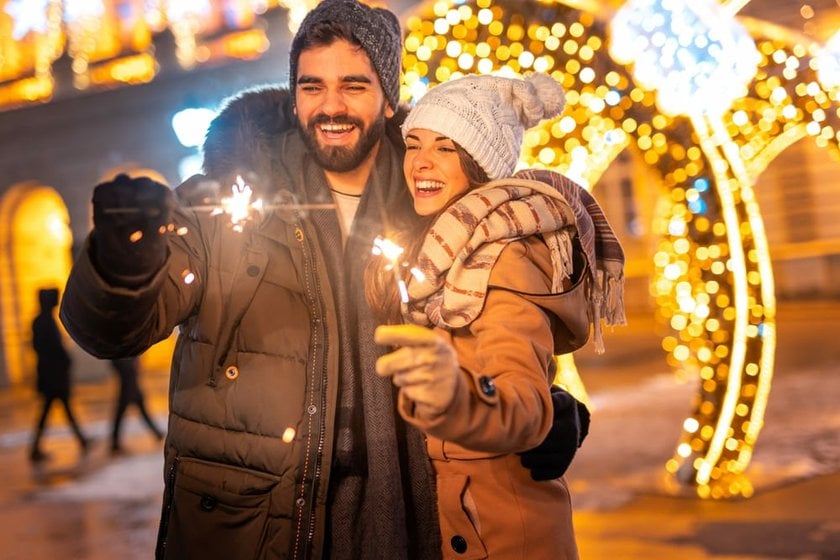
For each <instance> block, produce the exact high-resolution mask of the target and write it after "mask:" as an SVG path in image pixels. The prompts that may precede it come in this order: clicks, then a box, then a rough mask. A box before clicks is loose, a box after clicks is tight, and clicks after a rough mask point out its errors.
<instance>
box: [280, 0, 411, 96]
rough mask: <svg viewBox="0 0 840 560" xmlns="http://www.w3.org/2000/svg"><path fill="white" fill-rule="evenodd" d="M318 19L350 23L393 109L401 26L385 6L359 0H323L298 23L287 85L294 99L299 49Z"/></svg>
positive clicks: (399, 61)
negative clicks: (371, 4)
mask: <svg viewBox="0 0 840 560" xmlns="http://www.w3.org/2000/svg"><path fill="white" fill-rule="evenodd" d="M321 23H335V24H344V25H349V27H350V32H351V34H352V36H353V38H354V39H356V41H358V43H359V44H360V45H361V46H362V49H364V51H365V53H367V55H368V58H369V59H370V62H371V64H372V65H373V69H374V70H375V71H376V75H377V76H379V82H380V83H381V84H382V91H384V92H385V98H386V99H387V100H388V104H389V105H390V106H391V108H392V109H396V108H397V105H398V104H399V102H400V67H401V65H402V29H401V28H400V22H399V20H398V19H397V16H396V15H394V13H393V12H391V11H389V10H386V9H384V8H371V7H370V6H367V5H365V4H362V3H360V2H358V0H324V1H323V2H321V3H320V4H318V5H317V6H315V7H314V8H313V9H312V10H311V11H310V12H309V13H308V14H306V17H305V18H303V22H301V24H300V28H299V29H298V31H297V33H296V34H295V37H294V39H292V46H291V49H290V51H289V89H290V90H291V91H292V95H293V98H292V99H294V92H295V86H296V82H297V66H298V59H299V58H300V52H301V51H302V50H303V49H304V48H306V47H307V46H308V44H309V41H310V37H309V35H310V33H311V31H312V28H313V27H315V26H317V25H318V24H321Z"/></svg>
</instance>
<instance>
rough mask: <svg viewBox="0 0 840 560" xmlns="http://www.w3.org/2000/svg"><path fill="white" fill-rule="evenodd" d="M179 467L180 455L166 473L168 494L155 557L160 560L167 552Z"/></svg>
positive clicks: (159, 528) (162, 514) (161, 517)
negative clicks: (167, 535) (176, 473)
mask: <svg viewBox="0 0 840 560" xmlns="http://www.w3.org/2000/svg"><path fill="white" fill-rule="evenodd" d="M177 467H178V457H175V459H174V460H173V461H172V464H171V465H169V471H168V472H167V473H166V488H167V489H166V495H165V502H164V506H163V512H162V513H161V516H160V526H159V527H158V546H157V551H156V552H155V557H156V558H157V559H158V560H163V557H164V555H165V554H166V532H167V531H168V529H169V512H170V511H171V510H172V500H173V496H174V495H175V472H176V469H177Z"/></svg>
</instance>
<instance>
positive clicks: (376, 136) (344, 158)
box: [294, 40, 394, 173]
mask: <svg viewBox="0 0 840 560" xmlns="http://www.w3.org/2000/svg"><path fill="white" fill-rule="evenodd" d="M297 72H298V75H297V89H296V91H295V92H294V94H295V106H296V111H297V117H298V121H299V122H300V127H301V130H302V131H303V139H304V141H305V142H306V144H307V146H308V147H309V149H310V150H311V151H312V152H313V154H314V155H315V158H316V159H317V160H318V163H319V164H320V165H321V166H322V167H323V168H324V169H326V170H327V171H333V172H338V173H344V172H347V171H352V170H353V169H355V168H356V167H358V166H359V165H360V164H361V163H362V162H363V161H364V160H365V158H367V157H368V156H369V155H370V153H371V151H372V150H373V149H374V148H375V147H376V146H377V145H378V142H379V140H380V138H382V135H383V133H384V130H385V119H386V118H389V117H392V116H393V115H394V111H393V109H391V107H390V106H388V104H387V102H386V100H385V94H384V93H383V91H382V86H381V85H380V84H379V77H378V76H377V75H376V71H375V70H374V69H373V65H372V64H371V63H370V60H369V59H368V57H367V54H366V53H365V51H364V50H363V49H362V48H361V47H358V46H355V45H353V44H351V43H349V42H347V41H344V40H338V41H335V42H334V43H332V44H331V45H328V46H322V47H312V48H308V49H305V50H304V51H302V52H301V53H300V58H299V59H298V70H297Z"/></svg>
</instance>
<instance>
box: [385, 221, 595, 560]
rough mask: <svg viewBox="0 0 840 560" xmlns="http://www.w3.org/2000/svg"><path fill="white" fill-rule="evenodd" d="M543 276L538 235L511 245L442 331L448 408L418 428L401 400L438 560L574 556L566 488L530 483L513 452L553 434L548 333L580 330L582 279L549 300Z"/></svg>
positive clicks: (545, 267)
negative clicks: (478, 307) (450, 381)
mask: <svg viewBox="0 0 840 560" xmlns="http://www.w3.org/2000/svg"><path fill="white" fill-rule="evenodd" d="M578 253H579V251H578ZM577 256H578V257H579V258H578V262H577V263H576V267H575V270H576V271H579V270H582V269H583V267H582V266H580V263H581V260H580V259H581V257H580V255H579V254H578V255H577ZM551 270H552V269H551V261H550V257H549V252H548V248H547V247H546V245H545V244H544V243H543V242H542V240H541V239H540V238H539V237H537V236H531V237H529V238H527V239H525V240H522V241H516V242H512V243H510V244H509V245H508V246H507V247H506V248H505V249H504V250H503V251H502V253H501V255H500V257H499V259H498V261H497V262H496V265H495V267H494V268H493V271H492V273H491V276H490V289H489V290H488V294H487V299H486V302H485V306H484V309H483V311H482V313H481V314H480V315H479V316H478V318H477V319H476V320H475V321H473V322H472V323H471V324H470V325H468V326H467V327H464V328H462V329H457V330H454V331H452V332H447V331H442V330H441V331H440V332H442V333H444V334H446V335H447V336H448V337H450V340H451V342H452V343H453V345H454V347H455V349H456V350H457V352H458V360H459V363H460V366H461V369H462V371H463V377H462V378H461V381H462V382H461V383H460V385H459V387H458V389H457V391H456V395H455V399H454V402H453V403H452V405H451V406H450V408H449V409H448V410H447V411H445V412H444V413H442V414H441V415H440V416H438V417H437V418H435V419H434V420H431V421H424V420H422V419H420V418H418V417H415V416H414V415H413V406H412V403H411V402H410V401H409V400H407V399H405V398H404V397H402V396H401V399H400V413H401V414H402V415H403V417H404V418H406V420H407V421H409V422H411V423H413V424H415V425H416V426H418V427H419V428H421V429H422V430H423V431H424V432H426V433H427V435H428V438H427V445H428V452H429V456H430V457H431V459H432V463H433V465H434V468H435V471H436V474H437V490H438V507H439V516H440V523H441V533H442V537H443V542H442V551H443V557H444V558H453V559H454V558H458V559H464V560H474V559H482V558H489V559H491V560H512V559H523V560H524V559H528V560H531V559H537V558H539V559H559V560H566V559H576V558H577V557H578V556H577V546H576V544H575V537H574V530H573V527H572V508H571V502H570V498H569V492H568V488H567V486H566V481H565V480H564V479H563V478H560V479H556V480H551V481H545V482H538V481H534V480H533V479H532V478H531V476H530V474H529V471H528V470H527V469H525V468H524V467H522V465H521V463H520V460H519V459H520V458H519V456H518V455H516V453H517V452H521V451H524V450H526V449H529V448H532V447H534V446H536V445H538V444H539V443H540V442H541V441H542V440H543V439H544V437H545V435H546V434H547V433H548V431H549V429H550V428H551V421H552V403H551V396H550V392H549V387H550V384H551V382H552V380H553V378H554V375H555V372H556V366H555V362H554V359H553V355H554V354H555V353H559V351H557V350H555V340H554V338H555V335H557V336H558V337H563V336H565V334H564V333H568V332H569V331H570V330H571V331H572V332H576V333H581V332H584V333H588V319H587V314H586V304H585V302H584V298H583V296H584V295H585V291H586V285H585V284H586V283H585V281H584V280H583V279H582V278H581V279H578V280H577V282H576V283H575V285H574V286H572V287H571V288H570V289H568V290H567V291H566V292H564V293H563V294H560V295H548V294H549V292H550V287H551ZM584 336H585V335H584ZM456 441H457V442H458V443H455V442H456Z"/></svg>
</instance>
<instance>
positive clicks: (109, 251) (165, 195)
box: [91, 175, 176, 287]
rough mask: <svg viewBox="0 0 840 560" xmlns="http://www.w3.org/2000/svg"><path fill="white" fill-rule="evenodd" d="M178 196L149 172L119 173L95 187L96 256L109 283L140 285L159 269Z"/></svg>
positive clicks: (94, 258)
mask: <svg viewBox="0 0 840 560" xmlns="http://www.w3.org/2000/svg"><path fill="white" fill-rule="evenodd" d="M175 204H176V203H175V197H174V196H173V193H172V191H171V190H170V189H169V187H167V186H166V185H162V184H160V183H158V182H156V181H153V180H152V179H149V178H148V177H137V178H131V177H129V176H128V175H118V176H117V177H116V178H115V179H114V180H113V181H108V182H106V183H101V184H99V185H97V186H96V188H95V189H94V190H93V226H94V230H93V238H92V241H91V243H92V249H93V255H92V256H93V260H94V265H95V266H96V268H97V271H98V272H99V273H100V274H101V275H102V276H103V277H104V278H105V279H106V280H108V281H109V282H110V283H112V284H115V285H120V286H125V287H135V286H139V285H141V284H142V283H143V282H144V281H146V280H148V279H149V278H150V277H151V276H153V275H154V273H155V272H157V271H158V270H160V268H161V267H162V266H163V263H164V262H165V261H166V257H167V247H166V231H167V226H169V224H170V214H171V212H172V209H173V208H174V206H175Z"/></svg>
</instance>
